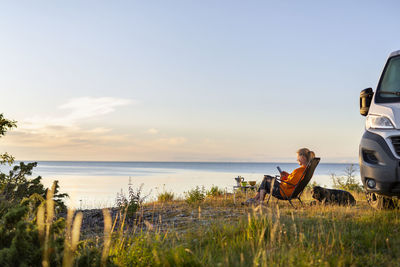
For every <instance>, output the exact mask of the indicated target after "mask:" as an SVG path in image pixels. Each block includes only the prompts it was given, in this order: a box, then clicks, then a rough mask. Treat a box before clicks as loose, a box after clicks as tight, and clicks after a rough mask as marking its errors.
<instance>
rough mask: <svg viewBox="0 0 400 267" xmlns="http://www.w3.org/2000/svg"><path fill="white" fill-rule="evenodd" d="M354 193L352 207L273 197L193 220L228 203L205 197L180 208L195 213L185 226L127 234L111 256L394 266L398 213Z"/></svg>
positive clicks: (163, 262) (141, 261)
mask: <svg viewBox="0 0 400 267" xmlns="http://www.w3.org/2000/svg"><path fill="white" fill-rule="evenodd" d="M308 197H309V195H308V196H306V199H307V198H308ZM356 198H357V200H358V204H357V206H356V207H338V206H318V205H317V206H308V207H305V208H300V209H293V208H291V207H290V206H289V205H287V203H284V202H282V201H281V202H279V204H278V205H276V203H275V202H273V203H272V204H271V205H270V206H268V207H257V208H247V207H236V208H237V212H236V213H237V218H235V219H233V220H232V218H228V219H227V218H225V217H224V216H218V215H216V216H215V215H214V216H210V217H208V218H207V217H206V218H204V219H203V220H200V219H199V218H200V216H198V218H197V219H196V215H197V214H200V212H201V211H203V213H204V211H206V210H210V209H212V210H214V214H218V211H220V210H223V209H226V208H228V207H231V205H232V203H231V202H229V200H228V201H225V202H224V199H220V200H215V199H214V200H213V201H212V202H207V199H206V200H205V201H204V202H203V203H202V204H201V205H199V207H201V211H200V209H199V210H198V211H197V210H196V208H193V207H191V206H188V209H189V210H190V209H191V210H192V212H195V211H197V212H195V213H196V214H195V216H193V222H192V224H191V226H190V227H188V228H187V229H186V230H185V231H177V229H175V230H174V229H171V230H170V231H168V230H167V231H165V230H164V231H161V230H160V231H157V230H156V231H151V232H149V231H147V232H141V233H139V234H138V233H136V234H134V235H128V236H129V237H128V238H127V239H126V240H125V241H124V244H122V245H121V244H120V243H119V244H118V247H119V249H118V250H114V251H113V254H112V255H113V257H114V261H115V263H117V264H120V265H124V266H129V265H138V266H148V265H155V266H158V265H159V266H187V265H189V266H268V265H278V266H281V265H288V266H351V265H354V266H360V265H364V266H383V265H385V266H398V261H399V256H398V255H400V254H399V252H400V237H398V236H399V235H398V231H399V230H400V216H399V211H397V210H395V211H380V212H376V211H374V210H372V209H370V208H369V207H368V206H367V203H366V202H365V200H364V196H363V195H362V194H356ZM218 202H220V203H218ZM306 202H307V200H306ZM219 204H221V205H219ZM182 205H185V204H184V203H182ZM164 208H167V207H164ZM225 215H226V214H225ZM204 221H206V222H208V223H207V224H203V223H204Z"/></svg>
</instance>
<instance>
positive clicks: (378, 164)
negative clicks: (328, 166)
mask: <svg viewBox="0 0 400 267" xmlns="http://www.w3.org/2000/svg"><path fill="white" fill-rule="evenodd" d="M360 113H361V115H363V116H367V118H366V121H365V133H364V135H363V137H362V139H361V143H360V153H359V161H360V174H361V180H362V183H363V185H364V188H365V190H366V191H367V200H368V202H369V204H370V205H371V206H372V207H374V208H376V209H382V208H391V207H394V201H393V200H392V197H393V196H397V197H399V196H400V50H399V51H396V52H393V53H391V54H390V56H389V58H388V60H387V62H386V65H385V68H384V69H383V72H382V76H381V78H380V80H379V83H378V87H377V88H376V91H375V93H374V92H373V90H372V88H367V89H364V90H362V91H361V93H360Z"/></svg>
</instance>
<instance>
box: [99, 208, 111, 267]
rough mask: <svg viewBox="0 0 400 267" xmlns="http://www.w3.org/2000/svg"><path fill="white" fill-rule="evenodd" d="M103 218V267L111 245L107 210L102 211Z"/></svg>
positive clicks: (109, 219)
mask: <svg viewBox="0 0 400 267" xmlns="http://www.w3.org/2000/svg"><path fill="white" fill-rule="evenodd" d="M103 216H104V245H103V252H102V254H101V266H102V267H105V266H106V264H107V258H108V253H109V251H110V245H111V223H112V220H111V215H110V211H109V210H108V209H103Z"/></svg>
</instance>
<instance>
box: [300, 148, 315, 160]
mask: <svg viewBox="0 0 400 267" xmlns="http://www.w3.org/2000/svg"><path fill="white" fill-rule="evenodd" d="M297 154H299V156H304V157H305V158H306V160H307V163H309V162H310V161H311V160H312V159H313V158H315V153H314V151H311V150H309V149H308V148H300V149H299V150H297Z"/></svg>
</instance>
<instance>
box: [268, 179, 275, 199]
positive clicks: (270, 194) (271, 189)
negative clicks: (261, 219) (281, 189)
mask: <svg viewBox="0 0 400 267" xmlns="http://www.w3.org/2000/svg"><path fill="white" fill-rule="evenodd" d="M274 184H275V178H273V179H272V181H271V188H270V190H269V196H268V200H267V204H268V203H269V199H270V198H271V196H272V191H273V190H274Z"/></svg>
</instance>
